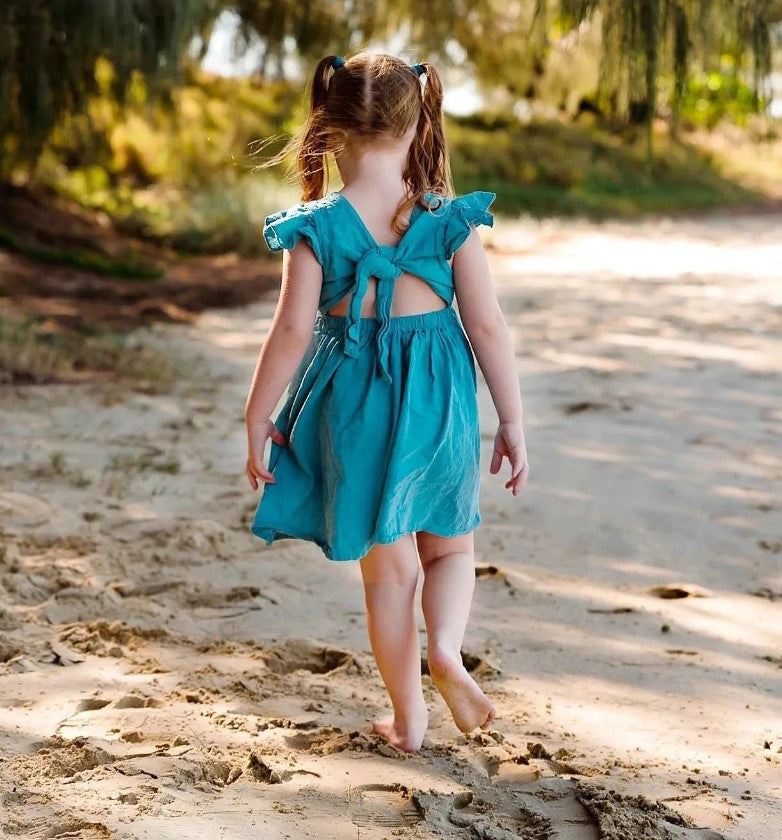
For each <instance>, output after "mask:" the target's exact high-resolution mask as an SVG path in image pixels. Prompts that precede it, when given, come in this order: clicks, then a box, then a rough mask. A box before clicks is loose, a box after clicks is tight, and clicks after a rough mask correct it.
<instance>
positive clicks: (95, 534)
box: [0, 216, 782, 840]
mask: <svg viewBox="0 0 782 840" xmlns="http://www.w3.org/2000/svg"><path fill="white" fill-rule="evenodd" d="M781 226H782V218H780V217H773V216H765V217H764V216H757V217H751V216H745V217H740V218H728V217H724V218H723V217H710V218H703V219H701V220H698V221H690V222H676V223H672V222H656V223H646V224H644V225H637V226H633V225H620V224H610V225H605V226H594V225H587V224H570V223H568V224H565V223H550V224H544V225H538V224H522V225H519V226H514V227H509V226H502V225H500V226H498V228H496V229H495V230H494V231H492V232H491V234H490V235H491V236H492V238H493V240H494V243H495V245H496V246H497V248H496V250H495V252H494V253H493V257H492V262H493V268H494V272H495V278H496V283H497V287H498V290H499V292H500V294H501V296H502V302H503V306H504V309H505V311H506V313H507V318H508V321H509V323H510V324H511V326H512V328H513V330H514V333H515V335H516V339H517V347H518V350H519V369H520V372H521V375H522V382H523V386H524V395H525V406H526V411H527V416H528V438H529V441H528V442H529V448H530V457H531V462H532V476H531V481H530V484H529V486H528V488H527V489H526V490H525V491H524V493H523V494H522V495H521V496H520V497H518V498H515V499H514V498H513V497H512V496H511V495H510V494H509V493H508V492H507V491H505V490H504V489H503V488H502V483H503V482H502V481H500V480H499V479H497V478H493V477H490V476H489V475H488V471H487V474H486V480H485V484H484V488H483V496H482V510H483V516H484V522H483V524H482V526H481V528H480V530H479V532H478V538H477V545H478V553H479V556H478V564H479V577H478V581H477V587H476V597H475V603H474V608H473V613H472V621H471V624H470V627H469V630H468V635H467V639H466V640H465V650H466V652H467V653H469V654H471V656H470V659H469V661H470V665H471V667H473V668H475V670H476V673H477V674H478V678H479V679H480V681H481V682H482V684H483V685H484V686H485V687H486V689H487V691H488V692H490V694H491V697H492V699H493V700H494V701H495V703H496V705H497V706H498V710H499V717H498V719H497V721H496V728H495V729H494V730H492V732H490V733H489V734H480V735H476V736H474V737H465V736H462V735H460V734H459V733H458V731H457V730H456V729H455V727H454V726H453V724H452V722H451V721H450V719H449V717H448V715H447V710H446V709H445V706H444V704H443V703H442V701H440V700H439V698H438V697H437V696H436V695H435V694H434V693H433V692H432V689H431V684H430V683H429V679H428V677H427V678H425V680H426V685H427V693H428V698H429V701H430V709H431V722H432V725H431V729H430V732H429V735H428V737H427V740H426V741H425V748H424V750H423V751H422V753H421V754H420V755H418V756H414V757H409V756H407V757H402V756H400V755H398V754H395V753H393V752H392V751H390V750H389V749H388V748H386V747H385V746H384V745H383V744H382V742H381V741H380V740H379V739H378V738H377V737H376V736H373V735H371V734H368V733H369V723H370V721H371V719H372V717H373V716H374V715H375V714H376V713H377V712H378V711H379V709H381V708H382V707H384V705H385V696H384V692H383V689H382V684H381V682H380V679H379V677H378V674H377V671H376V669H375V668H374V665H373V662H372V659H371V655H370V653H369V645H368V641H367V638H366V631H365V627H364V622H363V596H362V589H361V582H360V573H359V568H358V565H357V564H355V563H346V564H333V563H329V562H328V561H327V560H325V558H323V556H322V555H321V554H320V552H319V551H318V549H317V548H316V547H314V546H311V545H309V544H306V543H297V542H287V543H278V544H277V545H275V546H274V547H271V548H268V547H266V546H265V545H264V544H263V543H262V542H261V541H260V540H257V539H256V538H255V537H253V536H252V535H251V534H249V532H248V530H247V526H248V523H249V519H250V517H251V514H252V511H253V509H254V506H255V501H256V498H257V496H256V494H255V493H254V492H253V491H251V490H250V489H249V487H248V486H247V484H246V480H245V478H244V477H243V474H242V473H243V463H244V428H243V423H242V416H241V415H242V407H243V402H244V397H245V394H246V388H247V385H248V382H249V377H250V374H251V370H252V364H253V361H254V358H255V355H256V353H257V349H258V344H259V341H260V340H261V338H262V335H263V331H264V329H265V328H267V327H268V321H269V317H270V315H271V312H272V309H273V301H271V300H270V301H268V302H266V303H263V304H259V305H256V306H253V307H250V308H245V309H238V310H219V311H212V312H210V313H207V314H205V315H203V316H202V317H201V318H200V319H199V321H198V322H197V324H196V325H195V326H186V327H182V326H171V325H158V326H156V327H154V328H152V329H149V330H145V331H144V333H143V335H144V336H145V337H146V338H147V339H148V340H150V341H154V342H158V343H162V344H163V345H165V346H167V347H171V348H173V349H175V351H176V352H177V354H178V355H179V356H180V359H181V371H182V378H181V381H180V383H179V385H178V386H177V389H176V391H175V393H173V394H170V395H166V396H150V395H144V394H140V393H129V394H124V395H123V394H122V393H120V392H118V391H116V390H114V389H108V390H107V389H105V388H101V387H99V386H97V385H86V386H78V387H72V386H53V387H52V386H46V387H28V386H26V387H15V388H5V390H4V391H3V392H2V397H1V399H2V417H3V430H4V434H3V436H2V438H1V439H0V469H1V470H2V472H0V476H1V477H2V485H1V486H0V528H1V529H2V530H1V531H0V540H2V549H1V550H0V558H1V559H0V575H1V577H0V586H1V587H2V589H0V592H1V593H2V611H1V612H0V653H2V656H0V661H2V662H3V663H4V664H2V665H0V703H2V709H3V714H2V720H1V721H0V739H1V740H0V750H2V755H3V756H4V758H5V759H6V760H5V761H4V762H3V763H2V765H0V788H1V792H2V820H1V821H0V824H1V825H2V829H3V831H4V833H5V836H7V837H9V838H10V837H23V838H43V837H49V838H53V837H66V836H67V837H68V838H82V840H93V838H109V837H110V838H153V837H154V838H156V840H168V838H171V840H174V838H176V839H177V840H179V838H182V837H187V838H189V840H197V839H198V838H205V839H206V838H209V840H213V838H221V840H233V838H237V840H238V838H247V837H256V838H263V840H265V839H266V838H269V840H272V838H274V840H276V838H285V837H291V838H300V837H311V838H324V840H325V838H329V839H331V838H351V840H353V838H355V839H356V840H380V838H388V837H410V838H433V837H448V838H489V840H512V838H524V840H528V838H529V839H530V840H531V839H532V838H534V839H535V840H542V838H546V840H548V839H549V838H557V840H594V838H598V837H609V838H615V840H632V838H644V840H647V838H650V839H651V840H656V838H660V840H667V838H717V837H724V838H731V840H739V838H743V840H778V837H779V836H780V833H782V766H781V765H782V670H781V669H782V501H780V487H782V445H781V443H782V404H781V403H780V393H782V390H781V389H780V370H781V369H782V245H780V244H779V240H780V237H779V230H780V228H781ZM481 400H482V412H483V424H484V426H483V429H484V434H485V447H486V449H485V451H484V455H485V456H486V457H485V460H484V464H485V467H486V469H487V470H488V455H489V451H490V445H491V438H492V436H493V431H494V429H493V416H492V412H491V406H490V403H489V401H488V395H487V392H486V389H485V387H483V386H482V392H481ZM58 453H59V454H58ZM666 586H667V587H669V588H668V589H667V590H662V594H669V595H670V594H679V595H682V596H684V597H678V598H670V597H669V598H665V597H660V596H659V594H655V589H654V588H655V587H666ZM672 586H673V589H671V588H670V587H672ZM676 589H678V590H679V592H678V593H677V592H676V591H675V590H676ZM420 627H421V629H422V632H423V620H422V619H421V620H420ZM422 638H423V637H422ZM2 833H3V832H0V834H2Z"/></svg>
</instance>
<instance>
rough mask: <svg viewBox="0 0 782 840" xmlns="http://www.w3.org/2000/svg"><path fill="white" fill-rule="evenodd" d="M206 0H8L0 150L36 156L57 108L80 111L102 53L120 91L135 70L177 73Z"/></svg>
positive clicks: (0, 80) (160, 77)
mask: <svg viewBox="0 0 782 840" xmlns="http://www.w3.org/2000/svg"><path fill="white" fill-rule="evenodd" d="M201 2H202V0H4V2H3V3H2V4H0V138H2V144H1V145H0V157H2V156H3V153H6V154H8V153H9V152H12V153H13V156H14V157H15V158H16V159H19V160H26V161H28V162H31V161H34V160H35V159H36V158H37V156H38V154H39V153H40V150H41V148H42V146H43V144H44V143H45V142H46V138H47V137H48V135H49V132H50V131H51V129H52V126H53V125H54V123H55V121H56V119H57V117H58V115H59V114H60V113H62V112H63V111H70V112H76V113H77V112H79V111H80V110H81V109H82V108H83V107H84V103H85V98H86V97H87V96H88V95H89V94H90V93H91V92H94V91H95V90H96V80H95V73H94V71H95V61H96V59H97V58H98V57H99V56H105V57H107V58H109V59H110V60H111V62H112V64H113V66H114V70H115V74H114V84H115V86H116V89H117V92H120V93H121V92H122V91H123V90H124V89H125V87H126V85H127V83H128V81H129V79H130V77H131V74H132V73H133V71H135V70H138V71H141V72H143V73H144V74H145V76H146V77H147V78H148V80H149V82H151V83H154V82H162V81H164V80H166V79H174V78H176V73H177V70H178V67H179V64H180V58H181V55H182V53H183V51H184V49H185V47H186V46H187V43H188V42H189V40H190V38H191V36H192V33H193V29H194V26H195V25H196V23H197V22H198V20H199V18H198V16H197V15H196V14H195V12H196V11H201V12H202V11H203V6H201V5H200V4H201ZM196 3H198V4H199V8H198V9H196V8H194V5H195V4H196ZM9 146H10V147H11V148H9Z"/></svg>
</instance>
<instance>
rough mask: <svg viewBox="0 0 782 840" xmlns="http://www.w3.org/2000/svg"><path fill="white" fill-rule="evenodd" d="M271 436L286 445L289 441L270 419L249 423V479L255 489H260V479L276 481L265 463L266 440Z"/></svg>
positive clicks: (271, 482)
mask: <svg viewBox="0 0 782 840" xmlns="http://www.w3.org/2000/svg"><path fill="white" fill-rule="evenodd" d="M268 438H271V439H272V440H273V441H274V442H275V443H276V444H279V445H280V446H285V445H286V444H287V443H288V441H287V440H286V439H285V436H284V435H283V433H282V432H281V431H280V430H279V429H278V428H277V427H276V426H275V425H274V423H273V422H272V421H271V420H270V419H268V418H267V419H266V420H262V421H261V422H255V423H252V424H250V423H248V424H247V453H248V454H247V466H246V471H247V480H248V481H249V482H250V487H252V488H253V490H257V489H258V479H260V480H261V481H265V482H267V483H269V484H274V483H275V478H274V476H273V475H272V474H271V473H270V472H269V470H267V469H266V467H265V466H264V465H263V450H264V449H265V447H266V441H267V439H268Z"/></svg>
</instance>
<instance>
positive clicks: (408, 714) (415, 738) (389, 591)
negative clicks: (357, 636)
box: [361, 534, 429, 752]
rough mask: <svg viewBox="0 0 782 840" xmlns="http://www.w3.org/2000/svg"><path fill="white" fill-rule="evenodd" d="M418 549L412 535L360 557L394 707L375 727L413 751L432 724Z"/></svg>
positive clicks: (370, 624) (370, 626) (375, 648)
mask: <svg viewBox="0 0 782 840" xmlns="http://www.w3.org/2000/svg"><path fill="white" fill-rule="evenodd" d="M418 569H419V564H418V554H417V552H416V545H415V540H414V539H413V535H412V534H406V535H405V536H404V537H402V538H401V539H399V540H397V541H396V542H394V543H390V544H388V545H381V544H378V545H374V546H373V547H372V549H371V550H370V551H369V553H368V554H367V555H366V556H365V557H363V558H362V559H361V575H362V577H363V580H364V595H365V599H366V606H367V630H368V633H369V641H370V644H371V645H372V652H373V653H374V654H375V660H376V661H377V667H378V670H379V671H380V676H381V677H382V678H383V682H384V683H385V686H386V689H387V691H388V694H389V696H390V697H391V704H392V706H393V709H394V712H393V714H392V715H388V716H386V717H382V718H378V719H377V720H375V721H374V723H373V726H372V728H373V729H374V731H375V732H377V733H378V734H379V735H382V736H383V737H384V738H385V739H386V740H387V741H388V742H389V743H390V744H391V745H392V746H394V747H396V748H397V749H401V750H406V751H408V752H415V751H417V750H418V749H420V747H421V743H422V741H423V739H424V734H425V733H426V728H427V725H428V723H429V715H428V712H427V709H426V701H425V700H424V695H423V690H422V688H421V647H420V644H419V641H418V627H417V625H416V620H415V589H416V584H417V583H418Z"/></svg>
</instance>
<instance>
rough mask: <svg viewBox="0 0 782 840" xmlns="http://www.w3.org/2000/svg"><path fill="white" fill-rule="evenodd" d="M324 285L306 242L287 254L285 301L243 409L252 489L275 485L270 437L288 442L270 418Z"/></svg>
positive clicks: (300, 353)
mask: <svg viewBox="0 0 782 840" xmlns="http://www.w3.org/2000/svg"><path fill="white" fill-rule="evenodd" d="M322 283H323V270H322V268H321V266H320V263H319V262H318V260H317V258H316V257H315V254H314V252H313V250H312V248H311V247H310V245H309V243H307V242H306V241H305V240H304V239H302V240H300V241H299V242H297V243H296V245H295V247H294V248H293V249H291V250H290V251H283V256H282V282H281V288H280V298H279V301H278V303H277V309H276V311H275V313H274V318H273V319H272V325H271V328H270V330H269V334H268V336H267V338H266V341H265V342H264V343H263V346H262V347H261V351H260V353H259V355H258V362H257V363H256V365H255V371H254V372H253V377H252V382H251V384H250V392H249V394H248V395H247V401H246V403H245V408H244V418H245V422H246V424H247V437H248V458H247V477H248V479H249V481H250V485H251V486H252V487H253V489H257V487H258V481H257V479H258V478H260V479H262V480H263V481H270V482H273V481H274V477H273V476H272V474H271V473H270V472H269V471H268V470H267V469H266V468H265V467H264V466H263V463H262V460H263V450H264V447H265V445H266V439H267V438H269V437H271V438H272V440H274V441H275V442H276V443H279V444H284V443H285V442H286V441H285V439H284V437H283V436H282V434H281V433H280V432H279V431H278V430H277V429H276V428H275V426H274V424H273V423H272V420H271V414H272V411H274V408H275V406H276V405H277V403H278V401H279V399H280V397H281V396H282V393H283V391H284V390H285V388H287V386H288V385H289V384H290V381H291V379H292V378H293V374H294V373H295V372H296V369H297V368H298V366H299V364H300V362H301V360H302V357H303V356H304V352H305V351H306V349H307V346H308V345H309V342H310V340H311V339H312V329H313V326H314V323H315V315H316V313H317V309H318V302H319V299H320V290H321V285H322Z"/></svg>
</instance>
